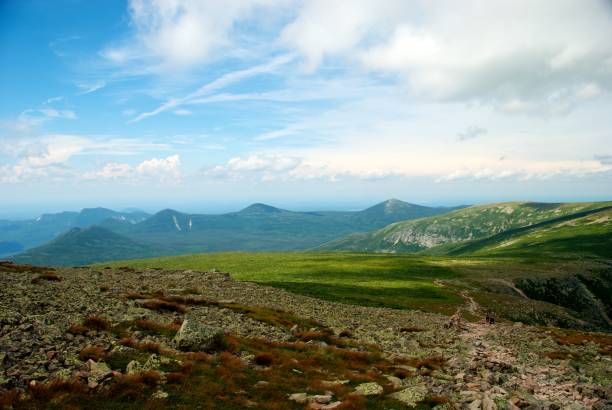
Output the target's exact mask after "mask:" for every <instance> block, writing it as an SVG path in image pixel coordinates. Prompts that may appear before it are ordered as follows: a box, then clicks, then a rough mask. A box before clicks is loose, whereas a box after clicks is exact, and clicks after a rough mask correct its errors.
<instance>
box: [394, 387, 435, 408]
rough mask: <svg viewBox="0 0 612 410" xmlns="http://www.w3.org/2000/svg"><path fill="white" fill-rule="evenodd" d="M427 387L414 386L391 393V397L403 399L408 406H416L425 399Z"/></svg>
mask: <svg viewBox="0 0 612 410" xmlns="http://www.w3.org/2000/svg"><path fill="white" fill-rule="evenodd" d="M426 394H427V389H426V388H425V387H424V386H412V387H408V388H406V389H404V390H400V391H398V392H395V393H391V394H390V395H389V397H390V398H392V399H395V400H398V401H401V402H402V403H404V404H406V405H407V406H412V407H414V406H416V405H417V403H418V402H420V401H422V400H424V399H425V396H426Z"/></svg>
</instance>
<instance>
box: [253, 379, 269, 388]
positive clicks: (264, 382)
mask: <svg viewBox="0 0 612 410" xmlns="http://www.w3.org/2000/svg"><path fill="white" fill-rule="evenodd" d="M269 384H270V382H267V381H265V380H260V381H258V382H257V383H255V387H257V388H260V387H266V386H267V385H269Z"/></svg>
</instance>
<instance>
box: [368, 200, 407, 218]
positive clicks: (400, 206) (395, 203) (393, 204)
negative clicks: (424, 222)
mask: <svg viewBox="0 0 612 410" xmlns="http://www.w3.org/2000/svg"><path fill="white" fill-rule="evenodd" d="M418 207H419V205H414V204H411V203H408V202H404V201H400V200H399V199H395V198H391V199H387V200H386V201H383V202H381V203H379V204H376V205H374V206H371V207H369V208H367V209H365V210H364V211H363V212H377V213H378V212H383V213H384V214H392V213H394V212H397V211H399V210H407V209H410V208H418Z"/></svg>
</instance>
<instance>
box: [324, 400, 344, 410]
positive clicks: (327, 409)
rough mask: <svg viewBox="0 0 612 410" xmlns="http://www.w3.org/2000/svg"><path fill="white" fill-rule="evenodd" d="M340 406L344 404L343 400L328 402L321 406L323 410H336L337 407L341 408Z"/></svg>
mask: <svg viewBox="0 0 612 410" xmlns="http://www.w3.org/2000/svg"><path fill="white" fill-rule="evenodd" d="M340 406H342V402H341V401H335V402H333V403H329V404H326V405H325V406H323V407H321V410H335V409H337V408H339V407H340Z"/></svg>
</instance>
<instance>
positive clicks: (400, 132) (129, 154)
mask: <svg viewBox="0 0 612 410" xmlns="http://www.w3.org/2000/svg"><path fill="white" fill-rule="evenodd" d="M0 61H2V64H0V90H1V95H2V97H1V98H0V187H1V188H2V189H3V190H4V192H9V193H10V195H8V198H5V199H3V203H2V204H0V214H4V215H17V214H26V213H36V212H40V211H43V210H58V209H78V208H81V207H85V206H99V205H101V206H109V207H114V208H121V207H130V206H135V207H141V208H145V209H148V210H155V209H159V208H164V207H175V208H179V209H183V210H192V211H210V212H220V211H224V210H234V209H238V208H240V207H241V206H243V205H246V204H248V203H250V202H256V201H257V202H269V203H272V204H275V205H279V206H284V207H288V208H291V209H317V208H327V209H338V208H359V207H362V206H366V205H369V204H373V203H375V202H377V201H380V200H384V199H386V198H391V197H397V198H400V199H403V200H407V201H411V202H417V203H425V204H458V203H477V202H488V201H501V200H526V199H529V200H548V201H559V200H593V199H610V197H611V196H612V122H611V121H610V115H611V113H612V98H611V96H610V89H611V88H612V7H611V6H610V3H609V2H607V1H595V0H587V1H579V0H558V1H553V0H549V1H546V0H540V1H536V2H532V1H527V0H525V1H502V0H496V1H484V0H483V1H479V0H473V1H466V2H460V3H459V2H455V1H451V0H447V1H439V2H423V1H417V0H414V1H406V0H401V1H399V0H377V1H374V0H355V1H341V0H338V1H335V2H329V1H321V0H312V1H298V0H253V1H242V0H241V1H237V0H226V1H223V2H218V1H206V0H166V1H161V0H158V1H156V0H150V1H145V0H133V1H110V0H109V1H103V2H102V1H85V0H83V1H80V0H57V1H53V2H49V1H43V0H40V1H34V0H7V1H3V2H1V3H0Z"/></svg>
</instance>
